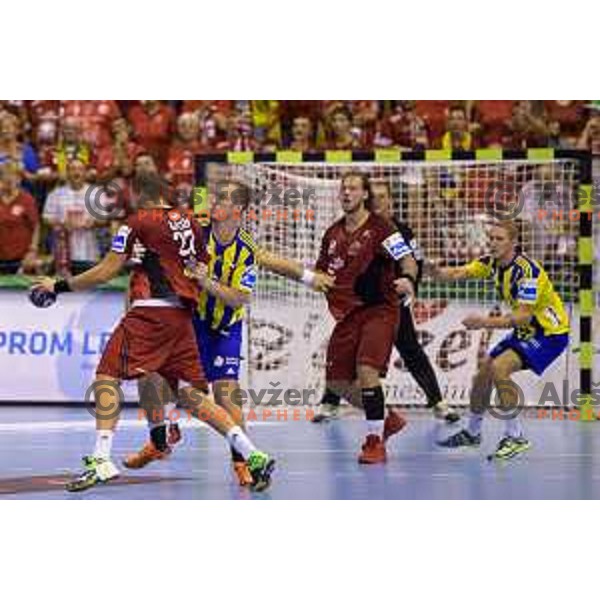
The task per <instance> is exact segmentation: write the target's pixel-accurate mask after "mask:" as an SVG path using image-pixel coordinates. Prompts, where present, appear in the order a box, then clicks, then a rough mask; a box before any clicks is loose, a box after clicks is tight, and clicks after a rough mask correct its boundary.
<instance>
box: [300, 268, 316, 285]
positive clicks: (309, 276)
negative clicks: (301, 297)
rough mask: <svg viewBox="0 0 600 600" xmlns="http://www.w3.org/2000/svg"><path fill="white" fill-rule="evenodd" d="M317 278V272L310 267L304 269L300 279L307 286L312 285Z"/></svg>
mask: <svg viewBox="0 0 600 600" xmlns="http://www.w3.org/2000/svg"><path fill="white" fill-rule="evenodd" d="M314 280H315V272H314V271H311V270H310V269H304V271H303V273H302V278H301V279H300V281H301V282H302V283H303V284H304V285H307V286H309V287H310V286H312V284H313V282H314Z"/></svg>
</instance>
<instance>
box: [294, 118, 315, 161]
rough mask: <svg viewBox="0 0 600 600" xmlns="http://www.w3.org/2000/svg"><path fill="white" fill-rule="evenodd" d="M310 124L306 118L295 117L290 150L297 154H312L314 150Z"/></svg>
mask: <svg viewBox="0 0 600 600" xmlns="http://www.w3.org/2000/svg"><path fill="white" fill-rule="evenodd" d="M314 147H315V145H314V137H313V130H312V123H311V122H310V119H309V118H308V117H302V116H299V117H295V118H294V122H293V124H292V140H291V142H290V144H289V149H290V150H296V151H297V152H312V151H313V150H314Z"/></svg>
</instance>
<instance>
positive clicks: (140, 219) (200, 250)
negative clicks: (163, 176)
mask: <svg viewBox="0 0 600 600" xmlns="http://www.w3.org/2000/svg"><path fill="white" fill-rule="evenodd" d="M136 243H139V244H141V245H142V246H143V248H144V249H145V251H144V253H143V259H142V260H141V263H140V264H137V265H136V266H135V267H134V269H133V272H132V274H131V280H130V284H129V297H130V301H132V302H133V301H135V300H147V299H151V298H157V299H159V298H162V299H166V298H173V297H177V298H179V300H181V301H182V302H183V303H184V304H185V305H186V306H195V305H196V303H197V301H198V294H199V290H198V286H197V283H196V282H195V281H193V280H191V279H189V278H188V277H186V276H185V274H184V269H185V264H186V262H187V261H189V260H190V259H194V260H195V261H198V262H204V263H208V259H209V258H208V254H207V252H206V246H205V243H204V238H203V234H202V229H201V227H200V226H199V225H198V224H197V223H196V222H195V221H194V220H193V219H190V218H189V216H188V215H187V214H186V213H185V212H183V211H181V210H179V209H174V208H152V209H142V210H138V211H137V212H136V213H135V214H133V215H131V216H129V217H128V219H127V222H126V224H125V225H122V226H121V227H120V228H119V230H118V231H117V233H116V235H115V236H114V238H113V242H112V251H113V252H116V253H118V254H126V255H128V256H131V255H132V253H133V250H134V245H135V244H136Z"/></svg>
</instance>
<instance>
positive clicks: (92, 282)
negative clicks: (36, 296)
mask: <svg viewBox="0 0 600 600" xmlns="http://www.w3.org/2000/svg"><path fill="white" fill-rule="evenodd" d="M126 261H127V256H126V255H124V254H117V253H116V252H109V253H108V254H107V255H106V256H105V257H104V258H103V259H102V261H101V262H100V263H98V264H97V265H96V266H95V267H92V268H91V269H89V270H87V271H85V272H84V273H81V275H77V276H76V277H71V278H69V279H68V280H58V279H53V278H51V277H41V278H40V279H37V280H36V281H35V282H34V284H33V286H32V288H41V289H44V290H46V291H48V292H53V293H57V292H60V291H74V292H81V291H84V290H89V289H91V288H94V287H96V286H98V285H102V284H103V283H108V282H109V281H111V280H112V279H114V278H115V277H116V276H117V275H118V274H119V273H120V271H121V269H122V268H123V265H124V264H125V262H126ZM57 283H58V286H57Z"/></svg>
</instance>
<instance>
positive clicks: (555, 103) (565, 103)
mask: <svg viewBox="0 0 600 600" xmlns="http://www.w3.org/2000/svg"><path fill="white" fill-rule="evenodd" d="M543 103H544V108H545V113H546V114H547V116H548V121H549V122H550V123H551V124H552V123H559V124H560V125H559V128H560V132H561V135H562V136H563V137H565V138H567V139H566V143H567V144H569V145H571V144H572V145H575V143H576V142H577V137H578V136H579V134H580V133H581V124H582V123H583V122H584V121H585V101H584V100H544V101H543ZM553 127H554V129H556V126H555V125H554V126H553Z"/></svg>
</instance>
